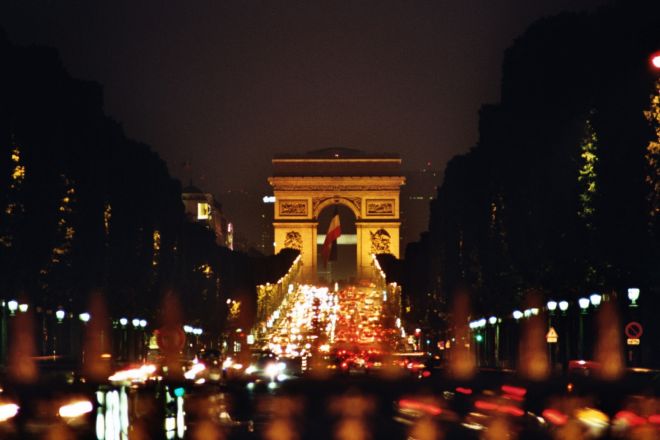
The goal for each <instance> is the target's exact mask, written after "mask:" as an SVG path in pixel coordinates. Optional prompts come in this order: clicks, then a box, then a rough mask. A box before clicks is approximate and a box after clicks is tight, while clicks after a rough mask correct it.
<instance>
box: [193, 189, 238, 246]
mask: <svg viewBox="0 0 660 440" xmlns="http://www.w3.org/2000/svg"><path fill="white" fill-rule="evenodd" d="M181 199H182V201H183V206H184V207H185V211H186V218H187V219H188V221H191V222H197V223H204V224H205V225H206V227H208V228H209V229H210V230H212V231H213V232H214V233H215V239H216V243H217V244H218V245H220V246H225V247H228V248H230V249H233V248H234V227H233V225H232V224H231V223H230V222H229V221H227V218H226V217H225V216H224V215H223V212H222V205H221V204H220V203H219V202H218V201H217V200H215V197H213V194H210V193H205V192H203V191H202V190H201V189H199V188H197V187H196V186H193V185H192V184H191V185H189V186H187V187H185V188H183V190H181Z"/></svg>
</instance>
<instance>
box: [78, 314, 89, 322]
mask: <svg viewBox="0 0 660 440" xmlns="http://www.w3.org/2000/svg"><path fill="white" fill-rule="evenodd" d="M78 318H79V319H80V320H81V321H82V322H89V320H90V318H91V316H90V314H89V313H87V312H83V313H81V314H80V315H78Z"/></svg>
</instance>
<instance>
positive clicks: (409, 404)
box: [399, 399, 442, 416]
mask: <svg viewBox="0 0 660 440" xmlns="http://www.w3.org/2000/svg"><path fill="white" fill-rule="evenodd" d="M399 407H401V408H404V409H414V410H418V411H423V412H425V413H428V414H431V415H433V416H437V415H439V414H440V413H442V408H440V407H439V406H436V405H433V404H430V403H424V402H420V401H417V400H410V399H401V400H399Z"/></svg>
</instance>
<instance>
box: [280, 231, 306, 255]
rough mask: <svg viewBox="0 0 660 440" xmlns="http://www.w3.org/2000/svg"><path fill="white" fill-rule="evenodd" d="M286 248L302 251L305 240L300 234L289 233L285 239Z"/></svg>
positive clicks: (295, 232)
mask: <svg viewBox="0 0 660 440" xmlns="http://www.w3.org/2000/svg"><path fill="white" fill-rule="evenodd" d="M284 247H285V248H290V249H296V250H299V251H302V248H303V240H302V235H300V232H297V231H289V232H287V233H286V238H285V239H284Z"/></svg>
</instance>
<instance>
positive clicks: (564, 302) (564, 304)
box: [559, 301, 568, 315]
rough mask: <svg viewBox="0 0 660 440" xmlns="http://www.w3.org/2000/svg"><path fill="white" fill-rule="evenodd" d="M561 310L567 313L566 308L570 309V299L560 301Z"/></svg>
mask: <svg viewBox="0 0 660 440" xmlns="http://www.w3.org/2000/svg"><path fill="white" fill-rule="evenodd" d="M559 310H561V312H562V314H563V315H565V314H566V310H568V301H559Z"/></svg>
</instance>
